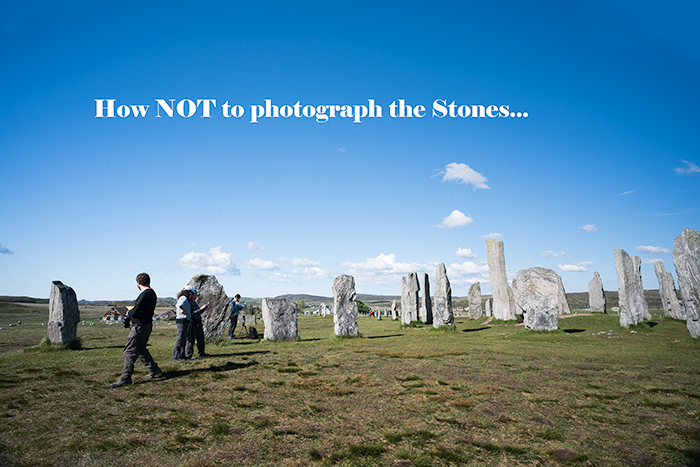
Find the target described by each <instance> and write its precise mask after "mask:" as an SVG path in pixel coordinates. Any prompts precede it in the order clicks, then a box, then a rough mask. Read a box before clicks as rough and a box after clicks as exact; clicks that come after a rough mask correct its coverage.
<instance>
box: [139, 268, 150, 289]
mask: <svg viewBox="0 0 700 467" xmlns="http://www.w3.org/2000/svg"><path fill="white" fill-rule="evenodd" d="M136 282H137V283H138V284H140V285H143V286H144V287H150V285H151V276H149V275H148V274H146V273H145V272H142V273H141V274H139V275H138V276H136Z"/></svg>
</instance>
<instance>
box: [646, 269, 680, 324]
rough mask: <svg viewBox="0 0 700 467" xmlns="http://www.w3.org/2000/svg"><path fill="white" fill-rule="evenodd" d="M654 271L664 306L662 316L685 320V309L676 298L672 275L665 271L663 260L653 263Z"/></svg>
mask: <svg viewBox="0 0 700 467" xmlns="http://www.w3.org/2000/svg"><path fill="white" fill-rule="evenodd" d="M654 272H655V273H656V278H657V279H658V280H659V295H661V305H662V306H663V307H664V316H666V317H667V318H673V319H679V320H683V321H685V320H686V315H685V309H684V308H683V305H682V304H681V302H680V300H678V294H677V293H676V285H675V283H674V282H673V276H672V275H671V273H670V272H668V271H666V268H665V267H664V262H663V261H657V262H656V263H654Z"/></svg>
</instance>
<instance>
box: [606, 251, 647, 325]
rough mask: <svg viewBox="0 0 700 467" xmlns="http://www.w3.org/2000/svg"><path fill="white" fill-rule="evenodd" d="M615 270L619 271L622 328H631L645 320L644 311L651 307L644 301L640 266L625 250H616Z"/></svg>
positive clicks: (618, 286)
mask: <svg viewBox="0 0 700 467" xmlns="http://www.w3.org/2000/svg"><path fill="white" fill-rule="evenodd" d="M614 255H615V269H617V290H618V300H619V308H620V311H619V313H620V326H622V327H623V328H629V327H630V326H634V325H636V324H639V323H641V322H642V321H643V320H644V310H645V308H646V310H647V313H648V312H649V311H648V310H649V306H648V305H647V302H646V300H645V299H644V290H643V289H642V288H641V281H640V280H639V276H640V274H639V266H640V265H641V262H640V263H637V262H636V261H635V260H634V259H633V258H631V257H630V255H628V254H627V252H626V251H625V250H622V249H620V248H616V249H615V250H614Z"/></svg>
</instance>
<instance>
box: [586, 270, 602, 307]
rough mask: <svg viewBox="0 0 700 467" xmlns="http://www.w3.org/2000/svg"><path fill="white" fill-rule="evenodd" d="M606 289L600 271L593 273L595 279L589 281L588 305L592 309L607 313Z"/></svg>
mask: <svg viewBox="0 0 700 467" xmlns="http://www.w3.org/2000/svg"><path fill="white" fill-rule="evenodd" d="M605 305H606V302H605V290H603V281H602V280H601V279H600V274H598V271H595V272H594V273H593V279H591V281H590V282H589V283H588V306H589V308H590V309H591V311H596V312H600V313H605Z"/></svg>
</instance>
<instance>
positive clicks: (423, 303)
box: [419, 272, 433, 324]
mask: <svg viewBox="0 0 700 467" xmlns="http://www.w3.org/2000/svg"><path fill="white" fill-rule="evenodd" d="M421 284H422V287H421V288H422V289H423V293H422V294H421V297H420V310H419V317H420V320H421V322H422V323H425V324H433V304H432V302H431V300H430V278H429V277H428V274H427V273H425V272H424V273H422V274H421Z"/></svg>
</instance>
